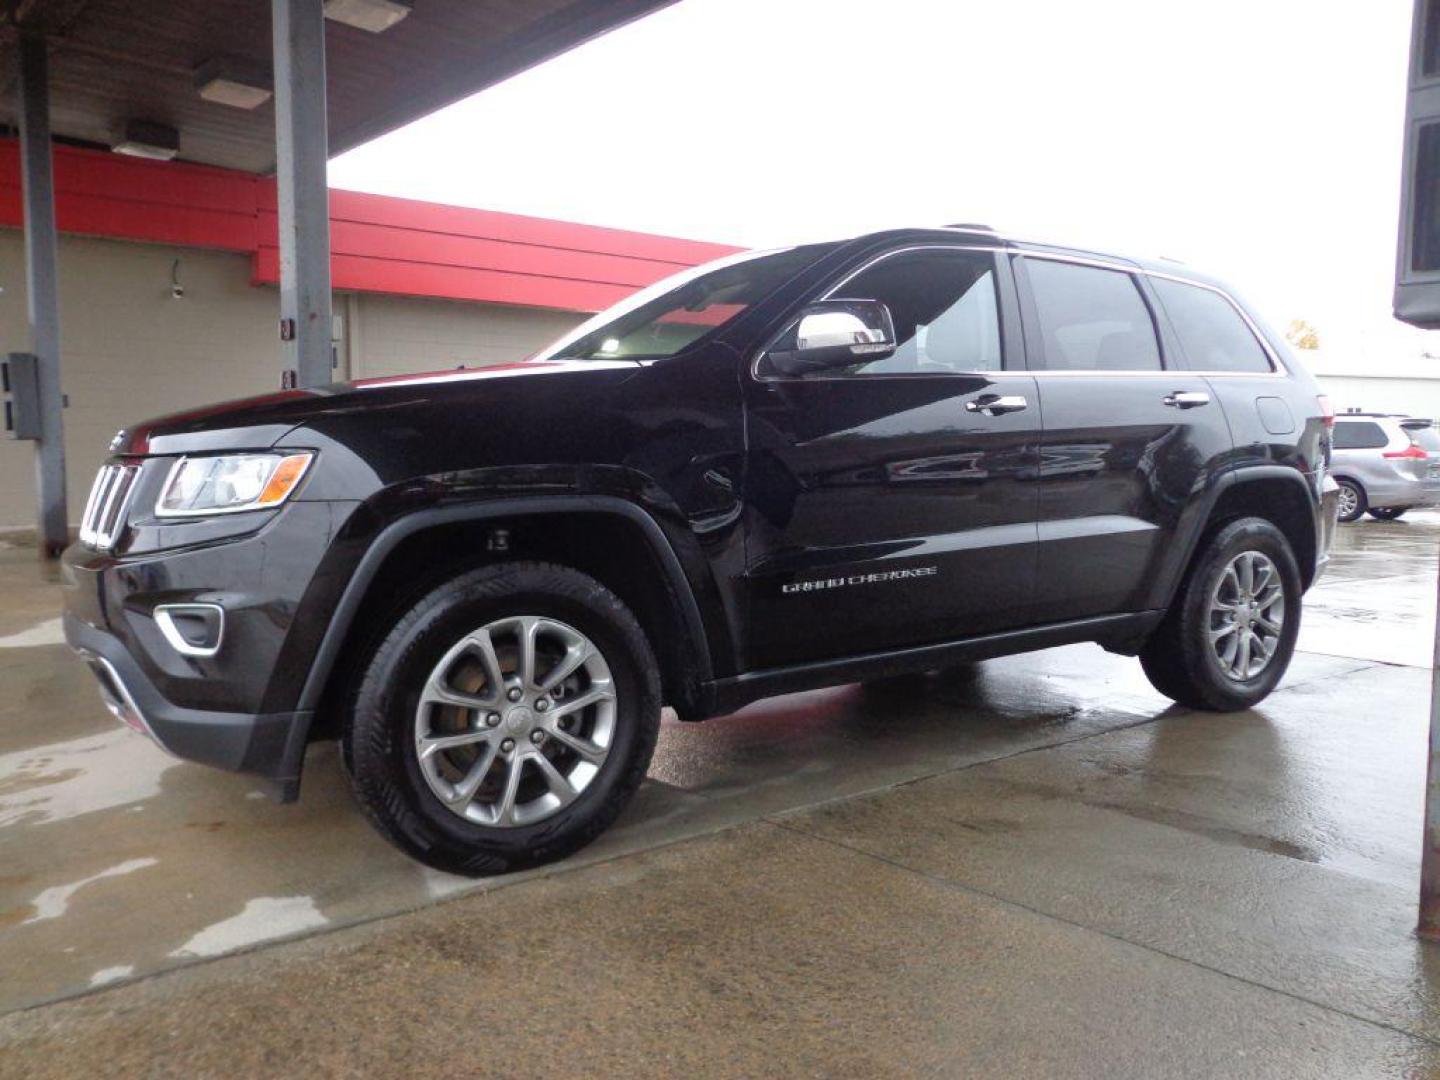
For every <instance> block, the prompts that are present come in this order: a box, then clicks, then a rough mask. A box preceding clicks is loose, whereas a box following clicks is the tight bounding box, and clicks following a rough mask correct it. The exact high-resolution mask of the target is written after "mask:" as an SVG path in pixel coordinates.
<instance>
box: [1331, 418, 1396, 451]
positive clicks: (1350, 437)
mask: <svg viewBox="0 0 1440 1080" xmlns="http://www.w3.org/2000/svg"><path fill="white" fill-rule="evenodd" d="M1389 443H1390V439H1389V436H1387V435H1386V434H1385V429H1384V428H1382V427H1381V426H1380V425H1379V424H1377V423H1375V422H1374V421H1373V420H1336V421H1335V434H1334V442H1333V444H1332V445H1333V446H1334V447H1335V449H1336V450H1379V449H1380V448H1381V447H1383V446H1388V445H1389Z"/></svg>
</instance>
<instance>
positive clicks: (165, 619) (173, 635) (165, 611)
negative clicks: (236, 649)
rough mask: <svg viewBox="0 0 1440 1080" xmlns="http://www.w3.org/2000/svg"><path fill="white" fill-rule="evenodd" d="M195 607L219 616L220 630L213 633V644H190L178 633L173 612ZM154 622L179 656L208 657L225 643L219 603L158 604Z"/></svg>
mask: <svg viewBox="0 0 1440 1080" xmlns="http://www.w3.org/2000/svg"><path fill="white" fill-rule="evenodd" d="M197 608H204V609H208V610H210V611H214V612H217V613H218V614H219V616H220V631H219V633H217V634H216V635H215V644H214V645H211V646H208V647H207V646H201V645H192V644H191V643H190V642H188V641H186V640H185V636H184V635H183V634H181V633H180V628H179V627H178V626H176V625H175V615H174V613H175V612H185V611H194V610H196V609H197ZM153 614H154V616H155V624H156V625H157V626H159V627H160V633H161V635H163V636H164V638H165V641H166V642H167V643H168V644H169V645H170V647H171V648H172V649H174V650H175V651H176V652H177V653H179V654H180V655H181V656H198V657H202V658H208V657H211V656H214V655H215V654H216V653H218V652H219V651H220V646H221V645H223V644H224V643H225V609H224V608H223V607H221V606H220V605H219V604H209V603H200V602H193V601H192V602H187V603H183V604H160V605H159V606H157V607H156V608H155V610H154V612H153Z"/></svg>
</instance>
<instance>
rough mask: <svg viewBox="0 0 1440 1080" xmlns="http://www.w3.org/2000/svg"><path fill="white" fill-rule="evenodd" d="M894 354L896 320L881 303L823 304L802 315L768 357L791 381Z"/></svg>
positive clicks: (834, 301)
mask: <svg viewBox="0 0 1440 1080" xmlns="http://www.w3.org/2000/svg"><path fill="white" fill-rule="evenodd" d="M894 351H895V320H894V319H892V318H891V317H890V309H889V308H888V307H886V306H885V305H884V304H882V303H881V302H880V301H879V300H821V301H819V302H817V303H814V304H810V305H809V306H807V307H806V308H805V309H804V310H802V311H801V312H800V317H799V319H798V320H797V321H796V322H795V325H794V327H793V328H792V329H791V330H788V331H786V332H785V333H784V334H782V335H781V336H780V339H779V340H778V341H777V342H776V343H775V346H773V347H771V348H770V349H769V350H767V351H766V353H765V359H766V360H767V361H768V362H769V364H770V366H771V367H773V368H774V369H775V370H776V371H778V372H779V373H780V374H781V375H788V376H790V377H792V378H795V377H799V376H802V375H809V374H812V373H813V372H817V371H824V370H825V369H827V368H834V367H845V366H847V365H849V364H858V363H861V362H862V361H866V360H882V359H884V358H885V357H887V356H889V355H890V354H891V353H893V352H894Z"/></svg>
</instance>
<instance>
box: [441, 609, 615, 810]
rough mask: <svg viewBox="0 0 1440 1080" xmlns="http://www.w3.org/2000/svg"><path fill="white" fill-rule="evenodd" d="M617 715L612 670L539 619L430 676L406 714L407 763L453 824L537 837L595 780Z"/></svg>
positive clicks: (450, 656)
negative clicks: (414, 765) (410, 757)
mask: <svg viewBox="0 0 1440 1080" xmlns="http://www.w3.org/2000/svg"><path fill="white" fill-rule="evenodd" d="M615 706H616V702H615V690H614V685H613V682H612V680H611V677H610V667H609V665H608V664H607V663H606V662H605V657H604V656H603V655H602V654H601V652H600V650H599V649H598V648H596V646H595V644H594V643H593V642H592V641H591V640H590V639H589V638H588V637H586V636H585V635H584V634H582V633H581V632H580V631H579V630H577V629H575V628H574V627H573V626H570V625H569V624H567V623H563V622H561V621H559V620H558V619H552V618H549V617H546V616H541V615H515V616H511V617H508V618H504V619H498V620H496V621H495V622H491V623H487V624H486V625H485V626H482V627H480V628H479V629H478V630H474V631H472V632H471V633H469V634H466V635H465V636H464V637H463V638H461V639H460V640H459V641H458V642H456V643H455V644H454V645H453V646H452V647H451V648H450V649H449V650H448V651H447V652H446V653H445V655H444V656H443V657H441V659H440V661H439V663H437V664H436V665H435V667H434V668H433V669H432V670H431V672H430V675H429V677H428V678H427V679H426V681H425V686H424V689H423V690H422V691H421V694H420V703H419V706H418V707H417V709H416V712H415V756H416V758H417V759H418V761H419V763H420V771H421V774H422V775H423V776H424V777H425V782H426V784H427V785H428V786H429V788H430V791H431V792H432V793H433V794H434V795H435V797H436V798H437V799H439V800H440V802H441V803H442V804H443V805H444V806H445V807H446V808H448V809H449V810H450V811H451V812H452V813H454V814H457V815H459V816H460V817H463V818H465V819H466V820H468V821H471V822H474V823H475V824H477V825H487V826H491V827H496V828H515V827H518V826H525V825H534V824H535V823H537V822H540V821H543V820H545V819H546V818H548V817H550V816H552V815H554V814H556V813H558V812H559V811H560V810H562V809H564V808H565V807H566V806H569V805H570V804H571V803H572V802H574V801H575V799H577V798H578V797H579V796H580V793H581V792H583V791H584V790H585V788H586V787H588V786H589V784H590V783H591V781H593V780H594V779H595V777H596V775H597V774H598V773H599V772H600V768H601V766H602V765H603V764H604V763H605V759H606V757H607V756H608V755H609V753H610V747H611V744H612V742H613V740H614V736H615V714H616V708H615Z"/></svg>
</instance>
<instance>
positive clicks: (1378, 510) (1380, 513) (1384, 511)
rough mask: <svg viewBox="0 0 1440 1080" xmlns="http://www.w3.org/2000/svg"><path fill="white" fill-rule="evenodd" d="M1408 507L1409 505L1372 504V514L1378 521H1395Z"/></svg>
mask: <svg viewBox="0 0 1440 1080" xmlns="http://www.w3.org/2000/svg"><path fill="white" fill-rule="evenodd" d="M1408 509H1410V508H1409V507H1408V506H1372V507H1371V508H1370V516H1371V517H1372V518H1374V519H1375V520H1376V521H1394V520H1395V519H1396V518H1398V517H1399V516H1400V515H1401V514H1403V513H1405V511H1406V510H1408Z"/></svg>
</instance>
